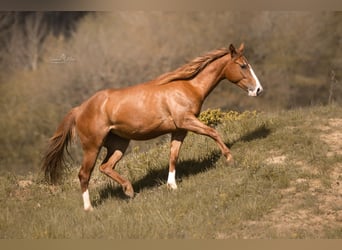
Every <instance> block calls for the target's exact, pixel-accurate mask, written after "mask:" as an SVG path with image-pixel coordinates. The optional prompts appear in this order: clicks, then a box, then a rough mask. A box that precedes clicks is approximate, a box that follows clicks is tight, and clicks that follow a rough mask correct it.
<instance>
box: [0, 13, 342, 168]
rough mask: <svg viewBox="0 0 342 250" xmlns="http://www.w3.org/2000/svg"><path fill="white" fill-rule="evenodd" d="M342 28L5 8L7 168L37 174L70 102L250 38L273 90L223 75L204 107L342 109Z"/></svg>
mask: <svg viewBox="0 0 342 250" xmlns="http://www.w3.org/2000/svg"><path fill="white" fill-rule="evenodd" d="M341 34H342V12H279V11H277V12H268V11H263V12H252V11H250V12H244V11H243V12H229V11H221V12H214V11H208V12H187V13H185V12H159V11H150V12H142V11H120V12H119V11H118V12H81V13H80V12H0V45H1V46H0V68H1V71H0V91H1V99H0V108H1V110H2V112H1V114H0V130H1V133H0V164H1V166H2V169H6V170H22V171H26V170H37V169H38V166H39V161H40V156H41V154H42V151H43V149H44V147H45V145H46V141H47V139H48V138H49V137H50V136H52V134H53V132H54V130H55V129H56V127H57V126H58V124H59V122H60V121H61V119H62V118H63V116H64V115H65V114H66V112H67V111H68V110H69V109H70V108H71V107H73V106H76V105H79V104H80V103H81V102H83V101H84V100H85V99H87V98H88V97H89V96H91V95H92V94H93V93H94V92H96V91H98V90H100V89H103V88H120V87H125V86H130V85H134V84H138V83H141V82H144V81H148V80H150V79H153V78H156V77H157V76H159V75H160V74H163V73H165V72H167V71H171V70H174V69H176V68H177V67H179V66H181V65H183V64H184V63H186V62H187V61H188V60H191V59H193V58H195V57H197V56H199V55H201V54H203V53H206V52H207V51H210V50H213V49H217V48H220V47H228V46H229V44H230V43H233V44H235V45H236V46H239V45H240V43H241V42H244V43H245V46H246V50H245V54H246V57H247V59H248V60H249V62H250V63H251V64H252V65H253V68H254V71H255V72H256V74H257V75H258V78H259V80H260V81H261V83H262V85H263V87H264V90H265V92H264V94H263V95H262V96H261V97H258V98H249V97H247V96H246V93H244V92H243V91H241V90H240V89H239V88H237V87H236V86H234V85H233V84H230V83H228V82H227V81H223V82H222V84H220V85H219V86H218V87H217V88H216V89H215V90H214V91H213V93H212V94H211V95H210V96H209V97H208V99H207V100H206V102H205V103H204V105H203V109H204V110H205V109H207V108H209V107H210V108H220V109H222V110H223V111H228V110H235V111H238V112H242V111H244V110H264V111H277V110H281V109H290V108H295V107H303V106H310V105H315V104H328V103H337V104H339V105H340V104H341V103H342V98H341V97H342V87H341V65H342V61H341V60H342V54H341V52H342V50H341V43H342V38H341ZM210 115H212V116H213V117H211V118H213V119H214V120H215V119H219V116H217V115H218V114H214V113H211V114H210ZM215 115H216V116H217V117H216V116H215ZM211 118H210V119H211ZM208 119H209V118H208Z"/></svg>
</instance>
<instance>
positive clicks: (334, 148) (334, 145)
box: [319, 118, 342, 157]
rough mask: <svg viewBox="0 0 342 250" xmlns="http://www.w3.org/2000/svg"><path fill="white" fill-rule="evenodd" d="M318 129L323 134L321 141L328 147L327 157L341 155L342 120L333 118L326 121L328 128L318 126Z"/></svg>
mask: <svg viewBox="0 0 342 250" xmlns="http://www.w3.org/2000/svg"><path fill="white" fill-rule="evenodd" d="M319 129H320V130H321V131H322V132H323V133H322V134H321V140H323V141H324V142H325V143H326V144H328V145H329V151H328V153H327V156H328V157H329V156H333V155H335V154H338V155H341V154H342V131H341V130H342V119H339V118H334V119H329V120H328V126H320V127H319Z"/></svg>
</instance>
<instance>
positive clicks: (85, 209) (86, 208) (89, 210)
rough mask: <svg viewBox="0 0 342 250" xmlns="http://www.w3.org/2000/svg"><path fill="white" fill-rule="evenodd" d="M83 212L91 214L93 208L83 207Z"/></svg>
mask: <svg viewBox="0 0 342 250" xmlns="http://www.w3.org/2000/svg"><path fill="white" fill-rule="evenodd" d="M84 211H86V212H92V211H94V208H93V207H92V206H89V207H85V208H84Z"/></svg>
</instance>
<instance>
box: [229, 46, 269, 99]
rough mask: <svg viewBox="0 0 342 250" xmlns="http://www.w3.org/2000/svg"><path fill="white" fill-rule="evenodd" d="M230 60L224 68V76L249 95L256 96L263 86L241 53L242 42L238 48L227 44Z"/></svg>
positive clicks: (242, 48)
mask: <svg viewBox="0 0 342 250" xmlns="http://www.w3.org/2000/svg"><path fill="white" fill-rule="evenodd" d="M229 50H230V56H231V60H230V61H229V63H228V64H227V66H226V68H225V77H226V78H227V79H228V80H229V81H231V82H233V83H235V84H236V85H238V86H239V87H240V88H242V89H243V90H245V91H247V92H248V95H249V96H258V95H260V94H261V93H262V91H263V88H262V86H261V84H260V82H259V80H258V78H257V76H256V75H255V73H254V71H253V69H252V67H251V65H250V64H249V63H248V61H247V59H246V57H245V56H244V55H243V50H244V44H241V45H240V48H239V49H235V47H234V46H233V45H232V44H231V45H230V46H229Z"/></svg>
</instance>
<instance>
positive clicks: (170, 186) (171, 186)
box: [167, 183, 178, 190]
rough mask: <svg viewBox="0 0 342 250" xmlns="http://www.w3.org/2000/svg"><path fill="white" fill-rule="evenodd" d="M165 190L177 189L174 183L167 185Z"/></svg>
mask: <svg viewBox="0 0 342 250" xmlns="http://www.w3.org/2000/svg"><path fill="white" fill-rule="evenodd" d="M167 188H168V189H169V190H176V189H177V188H178V187H177V184H176V183H167Z"/></svg>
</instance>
